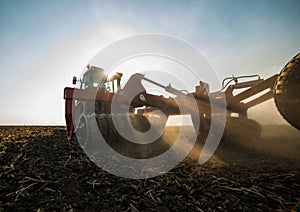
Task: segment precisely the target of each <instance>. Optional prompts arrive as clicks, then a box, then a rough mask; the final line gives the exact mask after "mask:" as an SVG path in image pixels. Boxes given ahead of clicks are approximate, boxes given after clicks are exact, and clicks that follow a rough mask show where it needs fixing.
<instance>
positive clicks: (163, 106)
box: [64, 54, 300, 140]
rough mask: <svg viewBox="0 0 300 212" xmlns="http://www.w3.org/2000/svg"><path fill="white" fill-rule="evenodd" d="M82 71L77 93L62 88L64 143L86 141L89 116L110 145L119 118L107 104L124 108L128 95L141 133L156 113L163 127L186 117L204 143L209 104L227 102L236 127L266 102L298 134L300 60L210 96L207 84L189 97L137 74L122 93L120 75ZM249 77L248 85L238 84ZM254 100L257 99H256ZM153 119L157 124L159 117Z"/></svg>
mask: <svg viewBox="0 0 300 212" xmlns="http://www.w3.org/2000/svg"><path fill="white" fill-rule="evenodd" d="M87 68H88V70H87V71H86V72H85V73H84V75H83V79H80V80H79V81H80V88H69V87H66V88H65V89H64V99H65V118H66V124H67V138H68V140H72V139H73V137H74V135H75V134H76V133H78V132H80V135H81V136H82V137H83V138H82V139H83V140H87V139H88V136H89V133H90V132H89V129H88V119H87V117H91V116H92V117H93V118H95V119H96V120H97V124H98V127H99V129H100V131H101V133H102V134H103V135H104V137H106V138H107V139H108V140H113V138H114V137H115V136H116V133H117V132H116V130H115V128H114V125H113V122H112V116H117V115H118V114H114V113H112V101H113V99H114V98H116V97H118V98H116V102H117V105H118V106H119V107H123V106H124V107H125V106H126V104H128V102H126V99H128V98H127V97H128V96H130V94H135V95H134V96H133V97H132V98H131V100H130V102H129V108H128V110H127V111H128V113H129V117H130V119H131V123H132V124H133V125H135V127H136V128H139V129H138V130H140V131H147V129H149V126H148V125H149V122H148V121H147V120H148V119H149V117H148V114H150V112H152V111H155V110H160V111H161V112H162V113H163V114H164V115H165V116H164V117H166V118H165V119H163V120H160V121H159V122H157V123H159V124H160V125H165V123H166V121H167V118H168V117H169V116H172V115H183V114H190V115H191V120H192V121H193V123H196V122H199V121H200V123H201V124H200V128H197V130H199V132H200V136H202V137H203V138H205V137H206V136H207V134H208V130H209V128H210V124H211V119H212V117H213V116H214V115H215V114H213V113H212V110H211V105H212V104H214V105H218V104H220V107H221V105H222V101H223V102H224V100H225V101H226V114H227V115H226V116H227V123H228V122H230V120H235V121H236V122H237V123H242V122H243V123H244V122H254V121H253V120H250V119H248V118H247V111H248V109H249V108H251V107H253V106H256V105H258V104H260V103H262V102H265V101H267V100H269V99H271V98H274V100H275V104H276V106H277V108H278V111H279V112H280V114H281V115H282V116H283V118H284V119H285V120H286V121H287V122H289V123H290V124H291V125H292V126H294V127H295V128H297V129H299V130H300V54H297V55H296V56H295V57H294V58H293V59H292V60H290V61H289V62H288V63H287V64H286V65H285V67H284V68H283V69H282V70H281V72H280V73H279V74H275V75H273V76H271V77H270V78H268V79H265V80H264V79H261V78H260V77H259V76H258V75H252V76H241V77H229V78H226V79H224V81H223V83H222V90H221V91H218V92H212V93H210V92H209V86H208V84H206V83H204V82H200V83H199V85H197V86H196V89H195V91H194V92H189V93H184V92H182V91H179V90H177V89H175V88H173V87H171V85H168V86H164V85H161V84H159V83H157V82H155V81H152V80H151V79H148V78H146V77H145V76H144V75H142V74H138V73H137V74H133V75H132V76H131V77H130V79H129V80H128V82H127V83H126V84H125V86H124V87H123V88H121V83H120V82H121V78H122V73H115V74H114V75H113V76H111V77H107V76H106V75H105V74H104V70H103V69H101V68H97V67H94V66H91V67H90V66H87ZM249 77H251V80H248V79H246V81H245V79H243V78H249ZM253 78H255V79H253ZM143 80H145V81H148V82H150V83H152V84H154V85H156V86H159V87H161V88H163V89H165V91H166V92H168V93H170V94H172V95H173V96H175V97H174V98H171V97H168V98H166V97H164V96H159V95H154V94H150V93H148V92H147V91H146V89H145V88H144V86H143V85H142V83H141V82H142V81H143ZM76 82H77V79H76V77H74V78H73V84H76ZM237 89H241V92H239V93H238V94H236V95H234V94H233V91H235V90H237ZM257 94H262V95H260V96H258V97H257ZM131 96H132V95H131ZM250 97H251V98H250ZM224 98H225V99H224ZM249 98H250V99H251V100H250V101H248V102H247V103H245V102H244V100H245V99H249ZM190 99H194V100H195V101H196V105H197V108H196V111H195V108H191V107H190V105H189V100H190ZM178 101H181V102H182V101H184V102H186V103H185V104H184V105H185V108H184V110H183V111H182V110H180V108H179V106H178ZM195 114H197V116H196V115H195ZM233 116H234V117H233ZM158 119H160V118H159V117H158ZM152 124H153V123H152ZM254 125H255V124H254ZM75 126H76V127H75ZM255 126H256V128H255V130H254V131H256V132H258V131H259V130H260V128H259V126H258V124H257V125H255ZM78 134H79V133H78Z"/></svg>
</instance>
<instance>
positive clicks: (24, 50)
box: [0, 0, 300, 125]
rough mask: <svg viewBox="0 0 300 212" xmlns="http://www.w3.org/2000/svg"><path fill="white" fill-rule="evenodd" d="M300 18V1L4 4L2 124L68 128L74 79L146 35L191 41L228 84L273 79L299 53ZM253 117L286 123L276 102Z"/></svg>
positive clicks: (6, 0) (7, 0)
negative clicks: (114, 47)
mask: <svg viewBox="0 0 300 212" xmlns="http://www.w3.org/2000/svg"><path fill="white" fill-rule="evenodd" d="M299 11H300V1H298V0H285V1H283V0H281V1H276V0H257V1H256V0H254V1H248V0H239V1H238V0H226V1H223V0H211V1H208V0H197V1H174V0H172V1H171V0H170V1H159V0H157V1H155V0H153V1H124V0H123V1H122V0H120V1H101V0H94V1H93V0H72V1H71V0H66V1H59V0H53V1H46V0H45V1H38V0H36V1H32V0H28V1H21V0H20V1H16V0H2V1H0V73H1V77H0V99H1V104H0V124H1V125H64V123H65V121H64V100H63V89H64V87H66V86H72V84H71V80H72V76H74V75H75V76H79V75H80V74H81V72H82V70H83V67H84V66H85V65H86V64H87V63H88V61H89V60H90V59H91V58H92V57H93V56H94V55H95V54H96V53H97V52H99V51H100V50H101V49H103V48H104V47H106V46H108V45H109V44H111V43H113V42H115V41H117V40H120V39H124V38H126V37H129V36H133V35H138V34H144V33H159V34H166V35H170V36H174V37H177V38H180V39H183V40H186V41H187V42H189V43H191V44H192V45H193V46H195V47H196V48H198V49H199V50H200V51H201V52H202V53H203V54H204V55H205V56H206V57H207V58H208V60H209V61H210V63H211V64H213V66H214V68H215V70H216V72H217V74H218V76H219V78H220V79H222V78H225V77H227V76H230V75H232V74H234V75H244V74H256V73H259V74H261V76H262V77H264V78H267V77H269V76H272V75H273V74H276V73H279V71H280V70H281V68H282V67H283V66H284V65H285V64H286V63H287V62H288V61H289V60H290V58H292V57H293V56H294V55H296V54H297V53H298V52H299V35H300V26H299V20H300V13H299ZM253 111H254V112H253ZM253 111H252V110H251V111H249V112H250V114H251V116H253V118H256V119H258V120H259V121H260V122H262V123H265V122H267V121H269V120H271V123H282V122H283V121H282V119H281V118H280V116H279V115H278V114H276V108H275V106H274V104H273V102H272V101H268V102H267V103H265V104H263V105H261V106H260V107H257V108H256V109H255V110H254V109H253ZM274 114H275V115H274Z"/></svg>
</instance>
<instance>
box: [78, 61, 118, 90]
mask: <svg viewBox="0 0 300 212" xmlns="http://www.w3.org/2000/svg"><path fill="white" fill-rule="evenodd" d="M87 68H88V70H87V71H86V72H85V73H84V74H83V79H82V80H80V83H81V84H80V89H87V88H94V89H97V90H99V91H102V92H110V93H115V92H117V91H118V90H119V89H120V86H121V85H120V82H121V77H122V76H123V74H122V73H119V72H116V73H115V74H114V75H113V76H111V77H108V76H107V75H105V73H104V69H102V68H99V67H96V66H89V65H87ZM76 82H77V78H76V77H73V84H76Z"/></svg>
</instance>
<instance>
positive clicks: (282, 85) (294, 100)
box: [274, 53, 300, 130]
mask: <svg viewBox="0 0 300 212" xmlns="http://www.w3.org/2000/svg"><path fill="white" fill-rule="evenodd" d="M274 100H275V104H276V106H277V109H278V111H279V112H280V114H281V115H282V116H283V118H284V119H285V120H286V121H287V122H289V123H290V124H291V125H293V126H294V127H296V128H297V129H299V130H300V53H299V54H297V55H296V56H295V57H294V58H293V59H292V60H290V61H289V62H288V63H287V64H286V65H285V67H284V68H283V69H282V70H281V72H280V74H279V76H278V78H277V80H276V82H275V85H274Z"/></svg>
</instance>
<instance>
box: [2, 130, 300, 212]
mask: <svg viewBox="0 0 300 212" xmlns="http://www.w3.org/2000/svg"><path fill="white" fill-rule="evenodd" d="M279 129H280V130H279ZM279 131H280V132H279ZM293 133H294V134H293ZM297 133H298V132H296V131H295V130H293V129H291V128H290V127H286V126H285V127H280V126H269V127H265V128H263V133H262V137H261V138H260V140H261V142H263V143H260V144H259V143H258V142H259V141H255V142H253V143H252V144H251V145H252V146H251V145H249V146H247V147H241V148H232V149H230V148H228V147H227V148H224V147H223V149H219V150H218V153H217V154H216V155H215V156H214V157H212V158H211V159H210V160H209V161H208V162H207V163H205V164H204V165H199V164H198V163H197V161H196V160H195V159H194V158H187V159H185V160H184V161H183V162H182V163H180V164H179V165H178V166H177V167H176V168H174V169H173V170H171V171H170V172H168V173H166V174H163V175H160V176H158V177H154V178H150V179H144V180H133V179H125V178H121V177H117V176H114V175H111V174H109V173H107V172H105V171H103V170H101V169H100V168H99V167H97V166H96V165H95V164H94V163H93V162H91V161H90V160H89V159H88V157H87V156H86V155H85V153H84V152H83V150H82V149H81V148H80V147H79V145H78V144H77V143H75V142H73V143H69V142H67V141H66V137H65V136H66V132H65V128H64V127H34V126H33V127H30V126H24V127H17V126H9V127H5V126H2V127H0V163H1V166H0V169H1V171H0V211H2V210H4V211H61V210H63V211H232V210H241V211H273V210H280V211H291V210H297V209H296V208H298V210H299V209H300V208H299V207H300V206H299V201H300V164H299V162H300V159H299V158H300V156H299V155H300V147H299V144H300V136H299V134H297ZM292 134H293V135H292ZM272 142H273V143H272ZM297 142H298V143H299V144H298V143H297ZM256 144H257V145H256ZM287 145H290V147H287ZM222 146H225V145H222ZM281 147H282V148H281ZM272 148H273V149H272Z"/></svg>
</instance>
